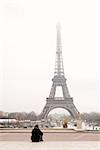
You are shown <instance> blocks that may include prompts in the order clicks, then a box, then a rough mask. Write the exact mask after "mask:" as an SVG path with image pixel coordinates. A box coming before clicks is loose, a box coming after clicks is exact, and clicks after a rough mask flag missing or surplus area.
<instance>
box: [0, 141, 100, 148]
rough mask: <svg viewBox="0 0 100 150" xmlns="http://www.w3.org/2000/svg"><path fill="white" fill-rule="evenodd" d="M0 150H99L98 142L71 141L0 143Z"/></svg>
mask: <svg viewBox="0 0 100 150" xmlns="http://www.w3.org/2000/svg"><path fill="white" fill-rule="evenodd" d="M0 150H100V142H96V141H95V142H93V141H92V142H90V141H89V142H72V141H69V142H68V141H59V142H58V141H55V142H54V141H49V142H45V141H44V142H39V143H31V142H19V141H16V142H11V141H6V142H5V141H2V142H0Z"/></svg>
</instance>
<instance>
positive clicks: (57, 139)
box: [0, 130, 100, 150]
mask: <svg viewBox="0 0 100 150" xmlns="http://www.w3.org/2000/svg"><path fill="white" fill-rule="evenodd" d="M43 132H44V141H43V142H39V143H32V142H31V140H30V136H31V130H0V150H100V142H99V141H100V133H88V132H86V133H84V132H75V131H66V130H62V131H60V130H53V131H52V130H49V131H46V130H45V131H43Z"/></svg>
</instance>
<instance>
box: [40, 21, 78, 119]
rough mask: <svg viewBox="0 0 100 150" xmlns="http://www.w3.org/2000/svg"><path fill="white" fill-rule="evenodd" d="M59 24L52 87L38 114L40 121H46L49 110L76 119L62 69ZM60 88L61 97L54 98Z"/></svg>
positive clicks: (58, 26)
mask: <svg viewBox="0 0 100 150" xmlns="http://www.w3.org/2000/svg"><path fill="white" fill-rule="evenodd" d="M60 28H61V27H60V24H59V23H58V24H57V47H56V63H55V72H54V77H53V79H52V82H53V83H52V87H51V91H50V94H49V97H48V98H47V99H46V105H45V106H44V108H43V111H42V112H41V114H40V119H46V118H47V117H48V114H49V112H50V111H51V110H53V109H55V108H63V109H66V110H67V111H68V112H69V113H70V115H71V116H72V117H73V118H74V119H75V118H77V117H78V114H79V112H78V110H77V109H76V107H75V105H74V103H73V98H72V97H71V96H70V94H69V91H68V88H67V84H66V78H65V75H64V67H63V58H62V46H61V33H60ZM59 86H60V87H62V88H61V89H62V94H63V97H55V93H56V88H57V87H59Z"/></svg>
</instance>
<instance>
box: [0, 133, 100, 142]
mask: <svg viewBox="0 0 100 150" xmlns="http://www.w3.org/2000/svg"><path fill="white" fill-rule="evenodd" d="M30 137H31V132H3V133H2V132H1V133H0V141H26V142H27V141H28V142H29V141H30ZM43 139H44V141H100V133H99V134H98V133H83V132H44V135H43Z"/></svg>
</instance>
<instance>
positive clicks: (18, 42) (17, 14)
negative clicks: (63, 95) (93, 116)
mask: <svg viewBox="0 0 100 150" xmlns="http://www.w3.org/2000/svg"><path fill="white" fill-rule="evenodd" d="M98 10H99V5H98V1H95V0H84V1H81V0H70V1H69V0H42V1H41V0H1V1H0V110H3V111H9V112H12V111H13V112H15V111H26V112H30V111H35V112H37V113H40V112H41V111H42V109H43V107H44V105H45V103H46V97H48V96H49V93H50V89H51V85H52V78H53V75H54V66H55V55H56V23H57V21H60V23H61V37H62V54H63V64H64V72H65V77H66V78H67V86H68V89H69V92H70V95H71V96H72V97H73V99H74V104H75V106H76V107H77V109H78V110H79V111H80V112H93V111H96V112H98V111H100V102H99V69H98V68H99V11H98Z"/></svg>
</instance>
